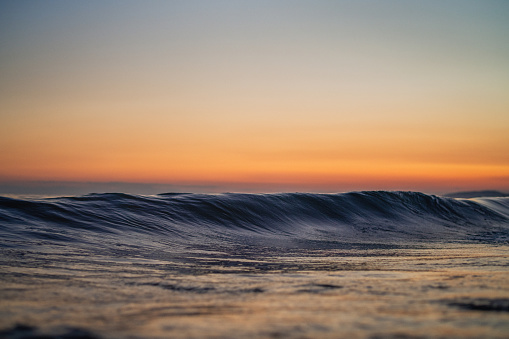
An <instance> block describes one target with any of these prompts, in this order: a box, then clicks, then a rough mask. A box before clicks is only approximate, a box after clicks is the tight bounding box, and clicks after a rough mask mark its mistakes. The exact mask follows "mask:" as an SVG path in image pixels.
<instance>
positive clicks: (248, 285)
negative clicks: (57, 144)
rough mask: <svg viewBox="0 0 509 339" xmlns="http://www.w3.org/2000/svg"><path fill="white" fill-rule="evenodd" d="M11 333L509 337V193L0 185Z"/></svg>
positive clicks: (3, 325) (6, 333) (2, 267)
mask: <svg viewBox="0 0 509 339" xmlns="http://www.w3.org/2000/svg"><path fill="white" fill-rule="evenodd" d="M0 236H1V237H0V337H1V338H41V337H42V338H480V337H483V338H507V337H509V266H508V265H509V245H508V239H509V199H508V198H485V199H449V198H442V197H437V196H430V195H425V194H422V193H415V192H354V193H346V194H265V195H264V194H220V195H198V194H162V195H158V196H136V195H127V194H119V193H116V194H91V195H87V196H80V197H63V198H45V199H35V198H30V199H28V198H24V199H20V198H0Z"/></svg>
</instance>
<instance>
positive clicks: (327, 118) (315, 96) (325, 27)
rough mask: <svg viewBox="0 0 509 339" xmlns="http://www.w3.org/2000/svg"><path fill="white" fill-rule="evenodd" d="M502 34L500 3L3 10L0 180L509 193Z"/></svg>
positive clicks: (74, 4) (508, 98)
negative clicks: (503, 191) (487, 190)
mask: <svg viewBox="0 0 509 339" xmlns="http://www.w3.org/2000/svg"><path fill="white" fill-rule="evenodd" d="M508 18H509V1H505V0H500V1H490V0H479V1H469V0H457V1H453V0H436V1H434V0H428V1H408V0H401V1H390V0H388V1H353V0H351V1H296V0H292V1H274V0H271V1H261V0H256V1H192V0H191V1H190V0H185V1H184V0H183V1H89V0H87V1H20V0H16V1H6V0H4V1H1V2H0V150H1V151H0V182H2V183H4V186H5V184H9V185H11V186H12V185H15V184H20V185H21V184H23V185H27V184H29V183H30V182H60V183H61V182H64V183H65V182H73V183H77V182H78V183H79V182H89V183H90V182H129V183H162V184H166V185H177V186H174V187H180V186H178V185H181V186H182V187H184V186H185V187H187V190H192V187H197V188H196V190H200V187H202V188H203V187H206V186H204V185H214V187H215V188H214V190H217V191H227V190H230V191H231V190H246V191H275V190H287V191H288V190H289V191H292V190H306V191H324V192H325V191H327V192H332V191H347V190H361V189H405V190H407V189H409V190H420V191H425V192H447V191H457V190H472V189H499V190H506V191H509V20H508ZM190 187H191V188H190ZM4 193H9V192H4Z"/></svg>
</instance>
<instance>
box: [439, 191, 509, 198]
mask: <svg viewBox="0 0 509 339" xmlns="http://www.w3.org/2000/svg"><path fill="white" fill-rule="evenodd" d="M444 197H448V198H465V199H469V198H481V197H484V198H487V197H509V194H506V193H502V192H500V191H493V190H491V191H490V190H487V191H469V192H455V193H448V194H444Z"/></svg>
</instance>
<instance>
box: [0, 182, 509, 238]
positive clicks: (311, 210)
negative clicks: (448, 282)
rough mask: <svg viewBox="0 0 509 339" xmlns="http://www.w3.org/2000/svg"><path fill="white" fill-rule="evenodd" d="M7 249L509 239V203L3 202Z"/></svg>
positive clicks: (261, 198) (261, 199)
mask: <svg viewBox="0 0 509 339" xmlns="http://www.w3.org/2000/svg"><path fill="white" fill-rule="evenodd" d="M0 234H1V235H2V237H1V239H0V240H1V241H2V244H3V246H14V245H15V244H20V243H23V242H26V241H36V242H37V241H38V242H50V243H66V242H72V243H75V244H80V243H81V244H94V243H95V244H97V243H100V242H101V241H104V240H105V239H110V240H112V241H119V240H118V239H121V238H122V237H123V238H124V239H130V241H131V242H133V243H135V242H137V241H145V240H146V239H151V241H156V242H158V243H160V244H166V245H168V244H178V243H180V244H186V243H193V242H196V243H203V242H214V241H223V242H230V243H232V242H233V243H235V242H238V243H245V242H250V241H294V240H297V241H300V240H310V241H344V242H379V243H383V242H402V241H483V242H506V241H508V239H509V198H483V199H453V198H442V197H438V196H433V195H426V194H423V193H416V192H386V191H377V192H352V193H342V194H306V193H285V194H219V195H204V194H177V193H168V194H161V195H157V196H139V195H128V194H122V193H107V194H90V195H86V196H79V197H63V198H45V199H14V198H7V197H0Z"/></svg>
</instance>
